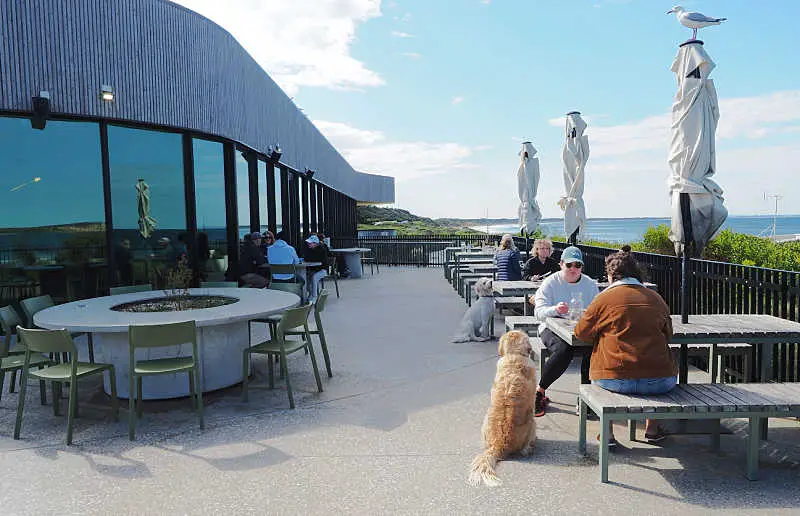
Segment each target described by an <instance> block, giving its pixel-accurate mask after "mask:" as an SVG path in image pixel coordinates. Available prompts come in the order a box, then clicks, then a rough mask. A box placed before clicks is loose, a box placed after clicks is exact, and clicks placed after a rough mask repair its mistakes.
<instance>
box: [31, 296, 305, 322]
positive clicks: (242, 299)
mask: <svg viewBox="0 0 800 516" xmlns="http://www.w3.org/2000/svg"><path fill="white" fill-rule="evenodd" d="M189 293H190V294H192V295H218V296H230V297H235V298H238V299H239V301H237V302H236V303H233V304H230V305H225V306H218V307H216V308H203V309H197V310H185V311H181V312H151V313H136V312H116V311H113V310H111V307H112V306H116V305H119V304H121V303H129V302H131V301H138V300H142V299H152V298H157V297H163V296H164V292H163V291H161V290H154V291H151V292H135V293H131V294H120V295H116V296H106V297H96V298H92V299H84V300H81V301H73V302H72V303H66V304H63V305H58V306H54V307H51V308H46V309H44V310H42V311H41V312H38V313H37V314H36V315H34V316H33V322H34V324H35V325H36V326H38V327H40V328H46V329H60V328H65V329H67V330H70V331H73V332H99V333H122V332H127V331H128V326H129V325H132V324H165V323H172V322H181V321H188V320H194V321H195V322H196V324H197V326H198V327H202V326H216V325H220V324H228V323H232V322H238V321H246V320H249V319H254V318H261V317H266V316H269V315H273V314H276V313H280V312H283V311H284V310H286V309H287V308H292V307H295V306H298V305H299V304H300V298H299V297H298V296H296V295H295V294H292V293H290V292H284V291H281V290H270V289H257V288H192V289H189Z"/></svg>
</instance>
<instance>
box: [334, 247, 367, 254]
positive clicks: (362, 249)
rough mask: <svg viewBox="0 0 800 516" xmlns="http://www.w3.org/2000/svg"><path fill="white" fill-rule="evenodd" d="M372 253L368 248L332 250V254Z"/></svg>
mask: <svg viewBox="0 0 800 516" xmlns="http://www.w3.org/2000/svg"><path fill="white" fill-rule="evenodd" d="M370 251H372V249H369V248H367V247H343V248H340V249H330V252H332V253H368V252H370Z"/></svg>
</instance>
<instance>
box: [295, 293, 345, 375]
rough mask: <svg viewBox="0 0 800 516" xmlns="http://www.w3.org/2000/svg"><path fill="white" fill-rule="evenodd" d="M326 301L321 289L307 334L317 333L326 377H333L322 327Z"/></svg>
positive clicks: (296, 333) (326, 294)
mask: <svg viewBox="0 0 800 516" xmlns="http://www.w3.org/2000/svg"><path fill="white" fill-rule="evenodd" d="M327 302H328V291H327V290H322V291H320V293H319V295H318V296H317V302H316V303H314V325H313V326H309V328H308V333H309V335H317V336H318V337H319V344H320V347H321V348H322V357H323V358H324V359H325V369H327V371H328V378H333V372H332V371H331V357H330V355H329V354H328V343H327V342H326V341H325V330H324V329H323V328H322V317H321V314H322V311H323V310H325V304H326V303H327ZM302 334H303V332H300V331H296V330H289V331H287V332H286V335H302Z"/></svg>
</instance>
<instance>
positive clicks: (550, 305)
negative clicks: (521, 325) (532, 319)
mask: <svg viewBox="0 0 800 516" xmlns="http://www.w3.org/2000/svg"><path fill="white" fill-rule="evenodd" d="M553 286H554V283H553V282H552V281H546V282H545V283H543V284H542V286H541V287H540V288H539V290H537V291H536V295H535V296H534V302H535V304H536V308H535V309H534V311H533V314H534V315H535V316H536V318H537V319H539V320H540V321H544V320H545V319H546V318H547V317H555V316H557V315H558V310H557V308H556V304H557V303H556V301H555V299H554V296H553Z"/></svg>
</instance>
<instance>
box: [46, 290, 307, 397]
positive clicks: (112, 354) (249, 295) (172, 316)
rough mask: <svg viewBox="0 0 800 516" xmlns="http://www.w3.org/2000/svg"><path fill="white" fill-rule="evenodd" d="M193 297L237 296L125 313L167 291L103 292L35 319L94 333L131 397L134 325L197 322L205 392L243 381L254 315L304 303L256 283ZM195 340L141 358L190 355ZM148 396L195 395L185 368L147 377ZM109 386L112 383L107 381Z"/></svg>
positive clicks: (120, 391)
mask: <svg viewBox="0 0 800 516" xmlns="http://www.w3.org/2000/svg"><path fill="white" fill-rule="evenodd" d="M189 294H190V295H191V296H222V297H228V298H232V299H234V300H235V301H234V302H232V303H230V304H225V305H222V306H217V307H214V308H196V309H188V310H180V311H173V312H124V311H118V310H114V309H113V308H115V307H118V306H119V305H124V304H127V303H132V302H135V301H142V300H148V299H157V298H163V297H166V294H165V293H164V291H161V290H154V291H152V292H136V293H132V294H120V295H117V296H106V297H97V298H93V299H85V300H82V301H74V302H72V303H67V304H63V305H58V306H54V307H51V308H47V309H45V310H42V311H41V312H38V313H37V314H36V315H35V316H34V317H33V322H34V324H35V325H36V326H38V327H39V328H46V329H60V328H64V329H67V330H69V331H70V332H90V333H92V334H94V354H95V361H96V362H103V363H109V364H114V368H115V369H116V376H117V395H118V396H119V397H120V398H127V397H128V385H129V375H128V370H129V363H130V361H129V344H128V326H130V325H147V324H166V323H173V322H182V321H191V320H193V321H195V324H196V325H197V344H198V354H199V357H198V361H199V363H200V377H201V382H202V384H203V391H204V392H208V391H214V390H217V389H222V388H224V387H229V386H231V385H235V384H237V383H239V382H241V381H242V351H243V350H244V348H246V347H247V346H248V342H249V335H248V324H247V321H249V320H250V319H256V318H263V317H266V316H268V315H273V314H278V313H281V312H283V311H284V310H286V309H287V308H293V307H295V306H298V305H299V304H300V298H299V297H297V296H296V295H294V294H291V293H289V292H283V291H279V290H269V289H254V288H193V289H189ZM191 352H192V345H191V344H188V343H187V344H182V345H180V346H172V347H166V348H152V349H139V350H137V351H136V357H135V358H136V360H148V359H155V358H168V357H178V356H190V355H191ZM142 389H143V391H142V396H143V398H144V399H146V400H154V399H169V398H180V397H184V396H188V395H189V379H188V377H187V375H186V374H185V373H180V374H178V373H176V374H174V375H159V376H153V377H148V378H145V379H144V381H143V382H142ZM105 391H106V393H110V392H111V389H110V385H109V383H108V380H105Z"/></svg>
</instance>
